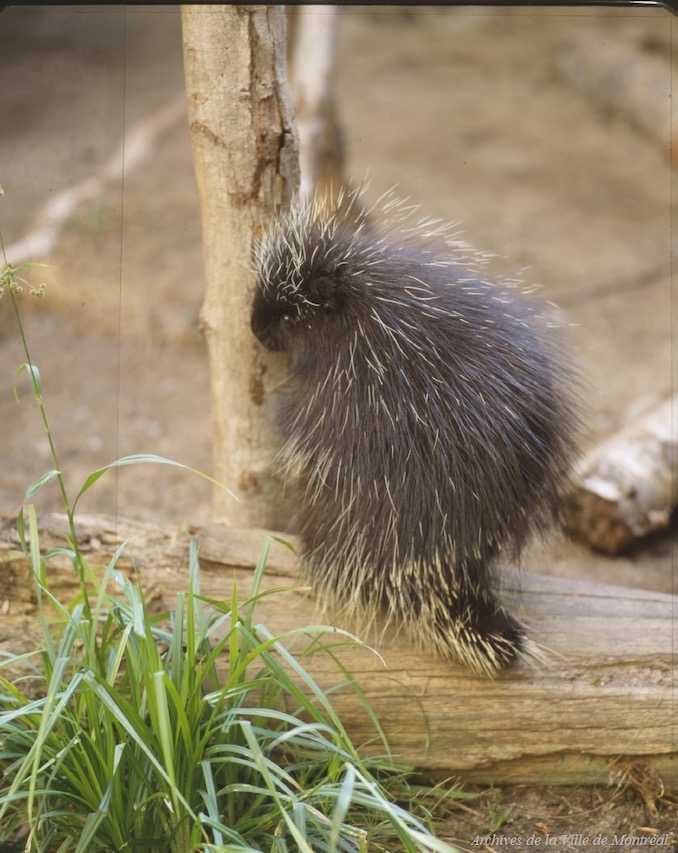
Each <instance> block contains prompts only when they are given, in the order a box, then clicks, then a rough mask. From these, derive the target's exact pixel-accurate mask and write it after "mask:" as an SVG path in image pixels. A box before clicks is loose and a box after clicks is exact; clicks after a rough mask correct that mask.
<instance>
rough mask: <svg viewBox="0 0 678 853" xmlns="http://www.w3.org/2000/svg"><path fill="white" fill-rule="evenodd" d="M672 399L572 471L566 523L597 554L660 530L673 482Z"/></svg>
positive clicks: (676, 463) (676, 464) (677, 462)
mask: <svg viewBox="0 0 678 853" xmlns="http://www.w3.org/2000/svg"><path fill="white" fill-rule="evenodd" d="M676 405H677V403H676V400H675V399H672V400H666V401H665V402H663V403H661V404H660V405H659V406H657V407H656V408H654V409H652V410H651V411H650V412H647V413H646V414H645V415H644V416H643V417H642V418H640V419H639V420H638V421H636V422H634V423H631V424H629V425H627V426H626V427H624V428H623V429H621V430H620V431H619V432H617V433H615V434H614V435H612V436H611V437H610V438H608V439H607V440H606V441H604V442H603V443H602V444H600V445H599V446H598V447H596V448H594V449H593V450H592V451H591V452H590V453H589V454H587V455H586V456H585V457H584V458H583V459H582V460H581V462H580V463H579V465H578V466H577V469H576V471H575V475H574V480H573V487H572V489H571V491H570V492H569V494H568V495H567V496H566V498H565V501H564V515H565V523H566V526H567V527H568V529H569V530H570V531H572V532H573V533H574V534H575V535H576V536H577V538H579V539H581V540H583V541H585V542H586V543H588V544H589V545H590V546H591V547H592V548H595V549H596V550H598V551H604V552H606V553H609V554H617V553H619V552H621V551H623V550H624V549H625V548H627V547H628V546H629V545H631V544H632V543H633V542H636V541H637V540H639V539H642V538H643V537H645V536H647V535H648V534H650V533H653V532H654V531H656V530H660V529H662V528H665V527H666V526H667V525H668V523H669V519H670V516H671V510H672V508H673V506H674V504H675V499H676V492H675V486H674V484H675V483H676V482H678V480H677V478H678V447H677V446H676V432H675V430H674V428H673V424H674V423H675V422H676V421H675V414H678V411H677V410H676Z"/></svg>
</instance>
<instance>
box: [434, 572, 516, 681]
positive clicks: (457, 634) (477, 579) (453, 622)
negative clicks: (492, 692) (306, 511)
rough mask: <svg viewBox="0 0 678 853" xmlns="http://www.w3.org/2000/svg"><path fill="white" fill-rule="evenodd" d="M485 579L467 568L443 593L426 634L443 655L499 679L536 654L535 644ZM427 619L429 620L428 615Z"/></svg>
mask: <svg viewBox="0 0 678 853" xmlns="http://www.w3.org/2000/svg"><path fill="white" fill-rule="evenodd" d="M457 572H458V570H457ZM483 575H484V572H483V573H473V572H472V571H470V570H469V569H468V568H467V570H466V571H465V572H463V573H461V572H458V573H457V575H456V577H455V580H454V582H453V583H452V584H451V585H449V586H447V587H446V588H444V589H439V590H438V594H437V595H436V596H435V598H434V599H433V601H435V607H434V608H433V609H432V610H431V612H430V614H429V618H430V623H429V625H428V626H426V627H425V628H424V630H425V631H426V635H428V636H429V637H431V642H432V644H433V647H434V651H436V652H437V653H438V654H441V655H443V656H444V657H449V658H453V659H457V660H459V661H460V662H461V663H463V664H464V665H465V666H468V667H469V668H471V669H472V670H474V671H475V672H477V673H478V674H482V675H490V676H493V675H496V674H497V673H498V672H499V671H501V670H502V669H505V668H506V667H508V666H511V664H513V663H515V662H516V661H517V660H518V659H519V658H521V656H523V655H524V653H525V652H526V651H528V652H530V651H531V649H532V646H533V643H532V641H531V640H529V639H528V636H527V631H526V629H525V627H524V626H523V625H521V623H520V622H519V621H518V620H517V619H515V618H514V617H513V616H511V614H510V613H508V612H507V611H506V609H505V608H504V606H503V605H502V604H501V602H500V601H499V599H498V598H497V596H496V595H495V593H494V592H493V590H492V588H491V586H490V584H489V583H488V581H487V578H485V577H484V576H483ZM421 615H422V617H423V618H426V617H425V613H424V612H422V614H421Z"/></svg>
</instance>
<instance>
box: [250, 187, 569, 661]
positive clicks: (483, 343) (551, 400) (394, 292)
mask: <svg viewBox="0 0 678 853" xmlns="http://www.w3.org/2000/svg"><path fill="white" fill-rule="evenodd" d="M359 195H360V192H359V191H355V190H354V191H353V192H352V193H350V194H348V195H343V194H342V195H341V197H338V198H337V199H336V200H332V199H330V198H327V199H325V200H316V201H313V202H306V203H304V202H299V201H297V202H296V203H294V204H293V205H292V207H291V209H290V210H289V212H287V213H284V214H283V215H281V216H280V217H279V218H278V219H277V221H275V223H274V224H273V226H272V227H271V228H270V229H269V230H268V231H267V232H266V233H265V234H264V236H263V237H262V239H261V240H260V241H259V243H258V244H257V246H256V249H255V258H256V274H257V287H256V291H255V295H254V299H253V306H252V330H253V332H254V334H255V335H256V337H257V338H258V339H259V340H260V341H261V343H263V344H264V346H265V347H267V348H268V349H269V350H274V351H286V352H287V353H288V354H289V356H290V376H289V378H288V379H287V380H286V382H285V383H284V385H283V387H282V389H281V391H280V394H279V397H278V401H277V410H276V423H277V427H278V429H279V432H280V435H281V439H282V449H281V453H280V456H281V468H282V472H283V474H284V476H285V478H286V480H288V481H291V482H292V483H293V484H294V485H295V493H296V498H295V500H296V525H297V528H296V529H297V533H298V534H299V537H300V542H301V557H302V566H303V567H304V572H305V575H306V577H307V578H308V580H309V582H310V583H311V586H312V587H313V588H314V589H315V591H316V592H317V594H318V595H319V597H320V599H321V600H322V601H324V602H326V603H329V604H331V605H335V606H340V607H343V608H344V609H345V610H346V611H347V612H352V613H355V612H357V613H362V614H366V615H367V616H370V615H373V614H374V613H375V612H376V611H377V610H379V609H380V610H382V612H385V613H386V615H387V616H388V617H390V618H391V619H393V620H395V621H397V622H398V623H399V624H400V625H404V626H405V628H406V629H408V630H409V632H410V634H411V635H412V637H413V639H414V640H415V642H416V643H417V644H418V645H419V646H421V647H424V648H426V649H429V650H431V651H433V652H435V653H437V654H439V655H442V656H445V657H450V658H454V659H457V660H458V661H460V662H461V663H463V664H465V665H466V666H468V667H470V668H471V669H473V670H475V671H476V672H478V673H484V674H488V675H494V674H495V673H496V672H498V671H499V670H501V669H503V668H504V667H506V666H508V665H510V664H512V663H513V662H514V661H515V660H517V659H519V658H521V657H526V656H527V657H529V656H530V655H534V653H535V651H537V649H538V647H537V646H536V645H535V644H534V643H533V642H532V641H531V640H530V639H529V637H528V633H527V630H526V628H525V626H524V625H523V624H522V622H520V621H519V620H518V619H516V618H514V617H513V616H512V615H511V614H510V613H508V612H507V610H506V609H505V608H504V606H503V605H502V603H501V601H500V598H499V595H498V592H497V590H496V580H495V578H494V568H495V566H496V563H497V560H498V558H499V557H500V555H501V557H502V558H507V557H510V558H511V559H514V560H515V559H517V557H518V556H519V555H520V552H521V551H522V549H523V547H524V545H525V544H526V542H527V540H528V538H530V536H531V534H532V533H533V532H536V531H538V530H542V529H544V528H545V527H546V526H548V525H549V524H550V523H551V521H552V519H553V516H554V513H556V512H557V508H558V503H559V494H560V490H561V487H562V485H563V482H564V480H565V479H566V477H567V474H568V470H569V468H570V464H571V460H572V457H573V454H574V450H575V433H576V426H577V417H576V405H575V400H576V393H575V392H574V390H573V389H574V388H575V386H576V381H574V379H573V377H574V372H573V370H572V368H571V366H570V362H569V359H568V358H567V356H566V354H565V352H564V349H563V345H562V341H561V340H560V334H559V333H558V332H556V331H555V330H554V329H553V328H552V323H551V320H550V318H549V314H548V313H547V312H545V311H544V309H543V308H542V307H541V306H539V305H537V304H536V303H534V302H533V301H532V300H531V299H530V298H528V296H527V294H526V293H523V292H521V291H520V290H519V288H518V285H517V284H516V283H514V282H512V281H509V280H506V281H504V282H503V283H502V282H499V283H495V282H491V281H488V280H485V278H483V276H482V274H481V273H480V272H479V268H480V267H481V266H482V264H483V257H482V256H480V255H479V254H476V253H473V252H471V251H470V250H468V247H467V246H465V244H462V243H461V242H458V241H455V240H454V239H452V238H450V237H449V234H448V232H446V231H445V229H444V228H441V227H439V226H437V225H436V224H435V223H432V221H428V222H427V221H421V222H419V223H418V224H415V225H410V221H411V217H412V210H411V208H408V207H407V206H406V205H405V203H404V202H401V201H398V200H397V199H396V198H394V197H393V195H392V194H387V195H386V197H382V199H381V200H380V202H378V203H377V205H375V207H374V208H372V209H371V210H370V211H369V212H368V213H365V212H360V211H358V212H357V209H358V208H359V201H358V198H359ZM375 217H376V218H377V219H379V220H380V223H379V224H378V226H377V228H376V230H375V229H373V228H372V227H371V226H370V225H369V223H370V222H371V221H372V220H373V219H374V218H375Z"/></svg>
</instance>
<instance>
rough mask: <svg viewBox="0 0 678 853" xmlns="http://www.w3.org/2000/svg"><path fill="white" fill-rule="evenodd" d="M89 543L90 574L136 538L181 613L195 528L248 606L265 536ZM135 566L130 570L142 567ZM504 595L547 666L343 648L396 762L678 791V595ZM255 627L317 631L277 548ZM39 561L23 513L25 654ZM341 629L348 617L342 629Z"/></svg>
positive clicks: (205, 578)
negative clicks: (648, 774)
mask: <svg viewBox="0 0 678 853" xmlns="http://www.w3.org/2000/svg"><path fill="white" fill-rule="evenodd" d="M65 526H66V525H65V521H64V519H63V518H62V517H59V516H45V517H42V518H41V519H40V528H41V547H42V548H45V549H48V548H52V547H54V546H57V545H60V544H63V540H62V538H61V534H62V531H63V530H64V529H65ZM78 528H79V533H80V546H81V548H82V549H83V552H84V553H85V554H86V556H87V558H88V560H89V561H90V564H91V565H96V564H105V563H106V562H107V561H108V560H109V559H110V556H111V555H112V553H113V551H114V550H115V548H116V547H117V545H118V544H119V543H120V542H121V541H123V540H124V539H126V538H128V537H131V539H130V543H129V547H128V552H127V555H126V556H125V557H124V559H123V561H122V563H121V567H122V568H125V569H126V570H128V571H130V572H131V571H132V570H134V571H136V572H138V576H139V578H140V581H141V584H142V587H143V588H144V589H145V590H146V591H147V592H148V593H149V594H150V595H151V597H153V598H156V599H157V602H158V605H161V604H162V605H163V606H164V607H171V606H172V604H173V600H174V596H175V593H176V592H177V591H180V590H183V589H185V588H186V585H187V577H188V547H189V532H190V534H192V535H193V536H194V537H195V538H196V539H197V541H198V542H199V545H200V556H201V567H202V569H201V591H202V592H203V593H204V594H206V595H209V596H214V597H223V598H224V599H226V600H230V596H231V592H232V584H233V581H234V580H235V581H236V582H237V588H238V592H239V595H240V596H241V597H245V596H247V594H248V592H249V590H250V589H251V578H252V569H253V566H254V565H255V564H256V561H257V559H258V557H259V554H260V552H261V549H262V546H263V543H264V539H265V532H264V531H260V530H231V529H226V528H223V527H219V526H210V527H207V528H202V529H193V530H191V531H188V530H174V529H169V528H167V529H164V528H161V527H157V526H153V525H148V524H141V523H136V522H130V521H125V520H123V519H120V518H118V519H111V518H104V517H81V518H80V519H79V522H78ZM49 565H50V569H49V572H50V580H51V583H52V586H53V588H54V589H55V590H57V589H58V590H59V591H60V593H59V594H60V595H61V596H62V597H63V598H64V599H66V600H67V598H68V596H69V594H71V593H72V592H73V591H74V589H75V580H74V578H73V575H72V570H71V569H70V565H69V564H68V562H67V561H64V563H63V564H61V563H58V562H56V561H50V563H49ZM133 567H134V568H133ZM504 583H505V587H506V596H507V597H508V598H510V599H511V605H512V607H519V608H520V610H521V611H522V613H523V614H524V617H525V618H526V620H527V621H528V624H529V625H530V627H531V629H532V632H533V635H534V637H535V639H536V640H537V641H538V642H539V643H541V644H542V645H543V646H544V647H545V648H547V649H548V650H549V652H550V660H549V662H548V664H545V665H543V666H540V667H538V668H527V667H518V668H516V669H515V670H513V671H511V672H507V673H505V674H503V675H501V676H500V677H498V678H497V679H496V680H494V681H491V680H488V679H484V678H481V677H477V676H474V675H472V674H471V673H469V672H468V671H466V670H464V669H462V668H460V667H458V666H455V665H453V664H451V663H449V662H445V661H439V660H434V659H433V658H431V657H430V656H429V655H426V654H422V653H420V652H418V651H417V650H416V649H415V648H413V646H412V644H411V642H410V641H409V640H408V638H407V637H406V636H404V635H402V634H397V633H396V632H394V631H393V630H392V629H391V628H388V629H383V626H381V629H380V631H379V638H378V642H376V641H375V638H374V636H373V635H371V636H370V637H369V638H368V639H371V640H373V641H374V642H375V647H376V648H378V651H379V655H376V654H375V653H374V652H372V651H370V650H369V649H368V648H364V647H363V648H361V647H353V646H346V647H345V648H342V649H339V650H338V652H337V654H338V656H339V657H340V658H341V660H342V661H343V662H344V664H345V665H346V666H347V667H348V669H349V670H350V671H351V672H352V673H353V675H354V676H355V677H356V679H357V680H358V681H359V683H360V685H361V687H362V690H363V691H364V693H365V695H366V697H367V699H368V700H369V702H370V703H371V705H372V707H373V709H374V711H375V712H376V714H377V717H378V719H379V721H380V723H381V725H382V726H383V729H384V731H385V733H386V735H387V737H388V738H389V741H390V744H391V747H392V749H393V751H394V753H395V754H396V755H397V756H398V758H399V760H401V761H403V762H406V763H409V764H412V765H414V766H415V767H417V768H420V769H422V770H423V771H426V772H429V773H431V774H432V775H434V776H438V777H440V776H448V775H458V776H460V777H462V778H464V779H466V780H468V781H478V782H483V783H488V782H494V783H508V782H512V783H538V784H569V783H572V784H575V783H576V784H580V783H601V782H606V781H607V780H608V777H609V775H610V774H614V773H615V772H617V770H618V768H619V766H620V764H619V762H620V761H622V762H623V763H624V767H626V768H628V767H629V766H631V767H633V766H636V765H637V766H638V767H641V768H650V769H651V770H652V771H653V772H656V773H657V774H659V776H660V777H661V778H662V780H663V782H664V785H666V786H667V787H669V788H671V787H675V786H676V785H678V756H677V752H678V722H677V718H676V710H677V709H676V697H677V696H678V691H677V690H676V675H675V672H674V669H673V665H674V662H675V659H676V654H677V653H678V631H676V630H675V625H674V622H673V619H674V608H675V600H674V599H673V598H672V597H671V596H667V595H662V594H657V593H649V592H643V591H638V590H630V589H623V588H617V587H613V586H607V585H602V584H585V583H581V582H574V581H570V580H563V579H555V578H551V577H544V576H541V575H533V574H527V573H526V574H524V575H522V576H520V577H518V576H516V575H514V574H512V573H506V574H505V575H504ZM273 588H284V589H285V590H286V591H283V592H280V593H279V594H275V595H271V596H267V597H264V598H263V599H262V600H261V602H260V604H259V605H258V611H257V612H258V620H259V621H260V622H261V623H263V624H264V625H266V626H267V628H269V630H271V631H273V632H275V633H276V634H278V633H282V632H284V631H286V630H288V629H290V628H295V627H299V626H303V625H308V624H309V623H312V618H313V609H314V607H313V604H312V602H311V601H310V600H309V598H308V595H307V594H306V592H305V590H304V589H303V588H302V587H300V586H299V583H298V566H297V562H296V559H295V557H294V555H293V554H292V553H291V552H290V551H289V550H288V549H286V548H285V547H283V546H282V545H280V544H278V543H276V542H274V543H273V546H272V548H271V552H270V556H269V560H268V563H267V568H266V572H265V575H264V589H273ZM31 589H32V580H31V575H30V568H29V566H28V564H27V562H26V560H25V558H24V556H23V554H22V553H21V550H20V548H19V547H18V538H17V535H16V530H15V527H14V519H12V518H9V517H2V518H0V606H2V609H3V612H4V614H5V615H4V617H3V620H2V623H1V627H0V645H1V646H2V647H3V648H5V649H12V650H16V649H18V648H25V647H26V644H27V643H28V642H30V637H31V631H33V632H34V633H33V636H36V634H35V628H36V624H35V623H36V621H37V620H36V618H35V605H34V603H33V602H32V595H31ZM336 624H341V623H340V622H339V620H337V623H336ZM304 665H305V666H307V667H308V669H309V671H310V672H311V673H312V674H313V675H314V677H315V678H316V679H317V680H318V682H319V683H320V684H321V685H322V686H323V687H330V686H331V685H333V684H337V683H339V682H342V681H343V675H342V674H341V673H339V672H338V670H337V668H336V665H335V664H333V663H332V662H331V660H330V659H329V658H327V657H326V656H324V655H313V656H311V657H309V658H306V659H305V661H304ZM333 702H334V703H335V707H336V709H337V711H338V713H339V714H340V716H341V718H342V720H343V722H344V724H345V726H346V728H347V730H348V731H349V733H350V734H351V736H352V738H353V739H354V741H355V742H356V743H358V744H361V743H364V744H365V749H366V751H368V750H370V749H372V750H377V751H380V750H381V749H382V747H381V745H380V744H379V743H378V741H377V739H376V738H375V737H374V735H375V732H374V729H373V727H372V724H371V723H370V721H369V720H368V718H367V715H366V713H365V711H364V709H363V708H362V706H361V705H360V703H359V701H358V700H357V698H356V696H355V694H353V692H352V691H351V690H350V689H348V688H346V689H341V690H339V691H338V692H336V693H334V694H333Z"/></svg>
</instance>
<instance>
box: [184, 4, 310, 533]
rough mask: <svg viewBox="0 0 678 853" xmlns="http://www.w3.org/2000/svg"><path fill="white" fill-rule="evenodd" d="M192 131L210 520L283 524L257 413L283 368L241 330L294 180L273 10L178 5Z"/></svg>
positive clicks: (270, 454) (262, 418)
mask: <svg viewBox="0 0 678 853" xmlns="http://www.w3.org/2000/svg"><path fill="white" fill-rule="evenodd" d="M182 28H183V42H184V65H185V79H186V93H187V98H188V112H189V125H190V136H191V143H192V147H193V157H194V161H195V172H196V179H197V184H198V194H199V198H200V215H201V221H202V228H203V252H204V263H205V285H206V290H205V300H204V304H203V308H202V313H201V322H202V327H203V330H204V334H205V338H206V342H207V348H208V353H209V363H210V376H211V388H212V391H211V400H212V406H211V408H212V421H213V439H214V476H215V478H216V479H217V480H219V481H220V482H221V483H223V484H224V486H226V487H227V488H228V489H230V490H231V491H232V492H234V493H235V494H236V495H237V497H238V501H237V502H236V501H234V500H233V498H232V497H231V496H230V495H229V494H228V493H227V492H225V491H222V490H219V489H216V490H215V492H214V497H213V503H212V516H213V518H214V520H215V521H220V522H225V523H228V524H233V525H238V526H246V527H249V526H263V527H274V528H284V527H285V526H286V519H285V516H284V510H283V509H282V501H281V488H280V484H279V483H278V481H277V480H276V478H275V476H274V474H273V470H272V461H273V458H274V455H275V448H276V440H275V436H274V435H273V432H272V429H271V427H270V425H269V419H268V418H267V417H266V413H265V405H264V404H265V402H266V400H267V397H268V395H269V393H270V391H271V390H272V389H273V388H275V387H276V386H277V385H278V384H279V383H280V382H281V381H282V380H283V379H284V377H285V376H286V370H287V362H286V359H285V358H284V357H283V356H281V355H279V354H271V353H268V352H265V351H264V350H263V348H262V347H261V346H260V345H259V343H258V342H257V341H256V339H255V338H254V336H253V335H252V333H251V331H250V302H251V296H252V290H253V287H254V277H253V274H252V272H251V267H252V242H253V239H254V237H255V235H256V234H257V233H258V232H259V230H260V229H261V228H262V227H263V226H265V225H266V223H267V221H268V219H269V218H270V216H271V215H272V213H273V212H274V211H275V210H276V209H278V208H280V207H281V206H284V205H285V204H287V203H288V202H289V200H290V199H291V197H292V196H293V195H294V194H295V193H296V191H297V188H298V183H299V165H298V141H297V135H296V131H295V128H294V123H293V108H292V100H291V96H290V92H289V89H288V86H287V82H286V53H285V52H286V46H285V13H284V10H283V8H282V7H280V6H220V5H216V6H184V7H182Z"/></svg>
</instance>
